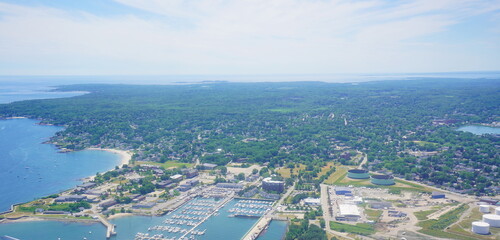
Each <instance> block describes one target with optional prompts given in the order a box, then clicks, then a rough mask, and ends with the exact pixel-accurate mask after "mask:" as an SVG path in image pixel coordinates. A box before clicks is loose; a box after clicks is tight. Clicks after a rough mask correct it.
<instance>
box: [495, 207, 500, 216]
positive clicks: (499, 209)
mask: <svg viewBox="0 0 500 240" xmlns="http://www.w3.org/2000/svg"><path fill="white" fill-rule="evenodd" d="M495 214H496V215H500V207H497V208H495Z"/></svg>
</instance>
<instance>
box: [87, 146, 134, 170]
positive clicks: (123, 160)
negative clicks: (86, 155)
mask: <svg viewBox="0 0 500 240" xmlns="http://www.w3.org/2000/svg"><path fill="white" fill-rule="evenodd" d="M85 150H97V151H106V152H111V153H114V154H118V155H119V156H120V165H118V166H119V167H123V165H125V164H127V165H128V164H130V160H131V159H132V153H130V152H129V151H125V150H118V149H111V148H86V149H85Z"/></svg>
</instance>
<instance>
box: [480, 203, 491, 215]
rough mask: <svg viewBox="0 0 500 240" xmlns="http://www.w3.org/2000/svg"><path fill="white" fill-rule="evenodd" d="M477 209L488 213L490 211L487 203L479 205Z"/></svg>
mask: <svg viewBox="0 0 500 240" xmlns="http://www.w3.org/2000/svg"><path fill="white" fill-rule="evenodd" d="M479 211H480V212H482V213H489V212H490V206H488V205H479Z"/></svg>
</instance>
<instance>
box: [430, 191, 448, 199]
mask: <svg viewBox="0 0 500 240" xmlns="http://www.w3.org/2000/svg"><path fill="white" fill-rule="evenodd" d="M445 197H446V195H445V194H444V193H443V192H438V191H434V192H432V194H431V198H433V199H438V198H445Z"/></svg>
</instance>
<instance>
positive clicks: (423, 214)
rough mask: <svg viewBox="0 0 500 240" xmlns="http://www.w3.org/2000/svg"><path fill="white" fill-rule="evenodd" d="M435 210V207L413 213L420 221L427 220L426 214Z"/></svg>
mask: <svg viewBox="0 0 500 240" xmlns="http://www.w3.org/2000/svg"><path fill="white" fill-rule="evenodd" d="M436 211H437V209H433V210H427V211H419V212H415V213H414V215H415V217H417V219H418V220H420V221H422V220H427V216H429V215H431V214H432V213H434V212H436Z"/></svg>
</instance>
